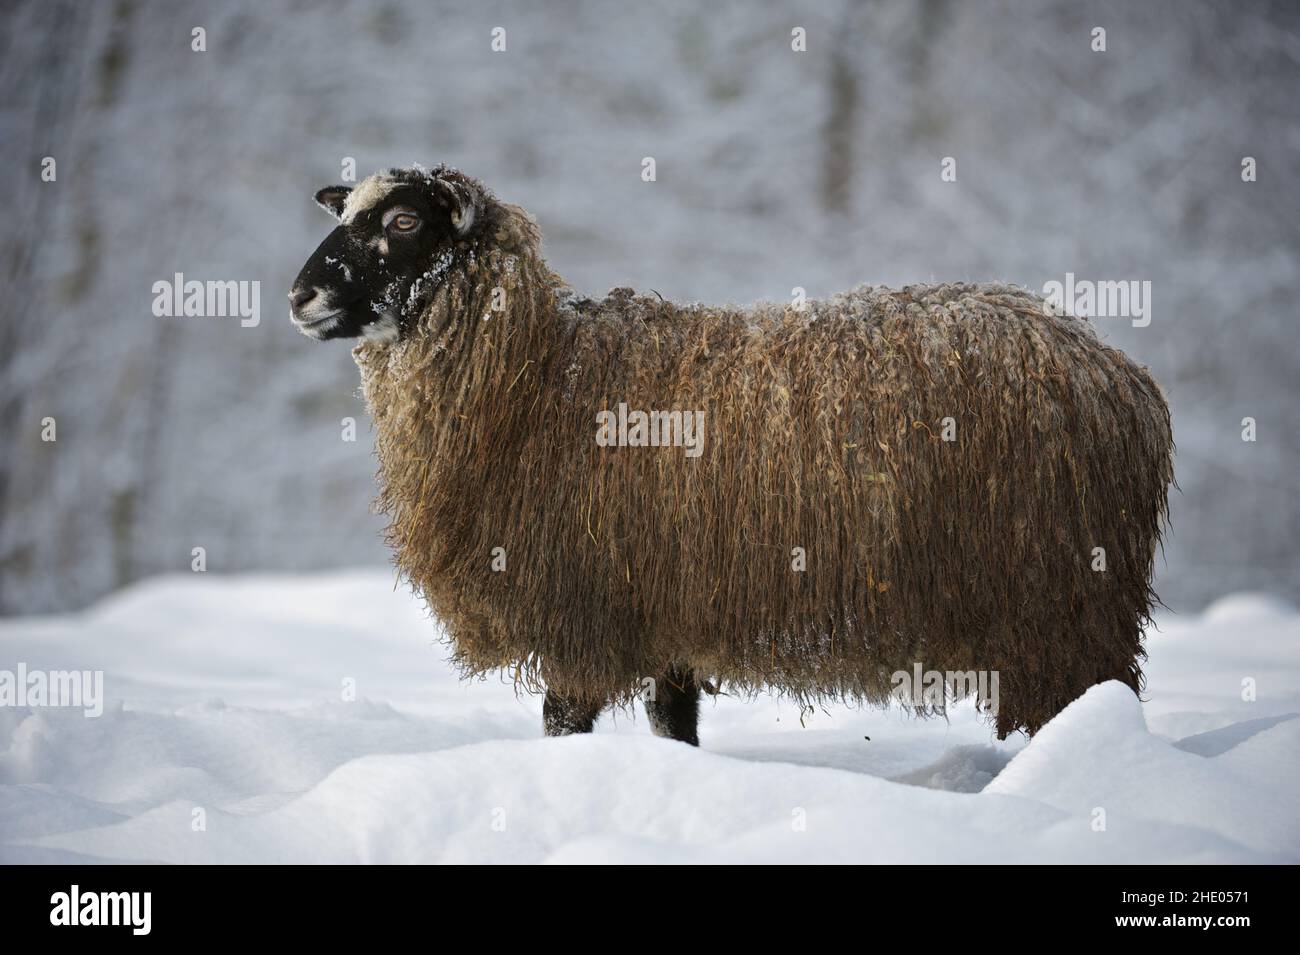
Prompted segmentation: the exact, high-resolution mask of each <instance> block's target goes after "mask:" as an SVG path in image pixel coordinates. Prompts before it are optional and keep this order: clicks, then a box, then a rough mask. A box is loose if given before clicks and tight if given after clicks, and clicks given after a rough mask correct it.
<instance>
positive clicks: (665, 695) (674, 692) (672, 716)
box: [645, 667, 700, 746]
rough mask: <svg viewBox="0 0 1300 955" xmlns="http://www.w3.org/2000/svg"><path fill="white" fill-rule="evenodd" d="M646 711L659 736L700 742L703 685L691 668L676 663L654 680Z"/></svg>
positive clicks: (696, 744) (692, 743) (694, 742)
mask: <svg viewBox="0 0 1300 955" xmlns="http://www.w3.org/2000/svg"><path fill="white" fill-rule="evenodd" d="M645 713H646V716H647V717H649V719H650V732H652V733H654V734H655V735H656V736H665V737H667V738H668V739H676V740H681V741H682V742H683V743H690V744H691V745H692V746H699V745H700V688H699V685H698V684H697V683H696V682H695V675H694V674H693V673H691V671H690V670H679V669H677V668H676V667H673V668H671V669H669V670H668V672H667V673H665V674H664V675H663V676H661V677H659V679H657V680H655V690H654V695H653V697H652V698H650V699H647V700H646V701H645Z"/></svg>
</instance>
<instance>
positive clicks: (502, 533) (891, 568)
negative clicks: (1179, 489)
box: [354, 170, 1172, 735]
mask: <svg viewBox="0 0 1300 955" xmlns="http://www.w3.org/2000/svg"><path fill="white" fill-rule="evenodd" d="M433 174H434V175H435V176H437V175H441V173H439V171H438V170H435V171H434V173H433ZM448 175H451V174H450V173H448ZM454 177H455V179H454V181H455V182H456V183H457V184H459V185H460V186H461V187H463V188H469V186H466V184H467V183H468V184H471V185H474V188H476V189H479V190H481V191H480V192H479V193H478V195H479V201H478V204H479V205H480V206H481V207H482V208H483V209H484V210H485V212H484V219H485V221H487V222H490V223H491V227H490V228H482V229H477V230H475V232H474V233H473V234H472V235H470V236H468V237H467V238H466V240H465V242H464V243H463V244H464V246H465V249H464V250H463V251H461V252H458V254H457V257H456V266H455V267H454V268H450V269H447V270H444V271H442V272H440V274H439V275H438V285H437V287H436V288H430V289H427V290H425V292H426V294H428V295H429V299H428V302H427V304H426V305H425V306H424V308H423V311H422V312H421V314H420V315H418V316H416V317H415V321H414V323H413V327H411V328H409V329H408V330H407V332H406V334H405V335H404V336H403V338H402V340H401V341H398V342H394V343H391V344H390V343H365V344H362V345H360V346H359V347H358V348H357V349H356V350H355V352H354V354H355V356H356V360H357V363H358V365H359V366H360V368H361V372H362V381H363V389H364V392H365V395H366V399H367V402H368V404H369V406H370V409H371V412H372V414H373V416H374V419H375V423H376V426H377V434H378V437H377V448H378V453H379V459H380V479H381V485H382V490H381V495H380V505H381V507H382V509H383V510H384V512H385V513H386V514H387V515H388V517H389V519H390V524H389V532H388V535H389V541H390V543H391V545H392V546H393V548H394V550H395V552H396V560H397V564H398V566H399V567H400V568H401V570H402V571H403V573H404V574H405V575H406V576H407V577H408V578H409V580H410V581H411V583H412V584H413V585H414V586H415V588H416V589H417V590H418V591H419V592H420V593H421V594H423V595H424V596H425V597H426V598H427V599H428V600H429V603H430V605H431V607H432V609H433V610H434V612H435V613H436V614H437V616H438V618H439V619H440V620H441V621H443V622H444V624H445V625H446V627H447V632H448V635H449V637H450V639H451V641H452V643H453V645H454V648H455V651H456V659H457V660H458V662H459V663H460V664H461V665H462V666H463V667H464V668H465V670H466V671H467V672H470V673H483V672H486V671H490V670H494V669H498V668H501V669H504V670H506V671H507V672H508V673H510V674H512V675H513V676H514V677H515V679H516V680H517V681H519V682H520V683H521V684H523V685H525V686H527V687H529V688H539V687H540V686H541V685H542V684H545V685H546V686H547V687H548V688H550V689H552V690H554V691H557V692H558V693H560V694H562V695H564V696H568V697H574V698H578V699H587V700H598V701H600V700H606V699H612V700H616V701H625V700H627V699H629V698H630V697H631V696H632V695H633V694H634V693H635V692H636V691H637V690H638V689H639V688H640V686H641V681H642V680H643V679H644V678H646V677H647V676H654V675H656V674H660V673H663V672H665V670H667V669H668V668H670V667H673V666H680V667H683V668H686V669H689V670H694V671H695V673H696V674H697V676H699V677H711V678H713V679H715V680H717V681H718V682H720V683H722V684H723V685H725V686H727V687H729V688H731V689H734V690H739V691H740V692H752V691H758V690H760V689H763V688H771V689H775V690H777V691H780V692H784V693H787V694H789V695H791V696H793V697H796V698H799V699H801V700H804V701H810V700H825V699H837V698H847V699H855V700H867V701H873V702H880V701H884V700H885V699H887V698H888V697H889V694H890V691H891V689H892V684H891V680H890V675H891V674H892V673H893V672H895V671H900V670H901V671H908V670H909V669H910V668H911V667H912V666H913V665H914V663H916V662H917V661H921V662H922V663H923V664H924V665H925V667H926V668H927V669H933V670H939V671H970V670H976V671H998V672H999V673H1000V679H1001V683H1000V709H999V712H998V714H997V716H996V721H997V729H998V732H999V734H1000V735H1006V734H1007V733H1010V732H1012V731H1014V730H1017V729H1026V730H1029V731H1031V732H1032V731H1033V730H1036V729H1037V728H1038V727H1040V726H1042V725H1043V724H1044V723H1045V722H1046V721H1047V720H1049V719H1050V718H1051V717H1052V716H1053V715H1054V714H1055V713H1057V712H1059V711H1060V710H1061V709H1062V708H1063V707H1064V706H1066V705H1067V704H1068V703H1069V702H1070V701H1072V700H1074V699H1075V698H1076V697H1078V696H1079V695H1080V694H1082V693H1083V692H1084V691H1085V690H1086V689H1087V688H1088V687H1090V686H1092V685H1094V684H1096V683H1100V682H1103V681H1105V680H1112V679H1113V680H1119V681H1121V682H1123V683H1125V684H1127V685H1128V686H1130V687H1131V688H1133V689H1135V690H1136V689H1137V688H1138V687H1139V686H1140V680H1141V673H1140V669H1139V661H1140V659H1141V656H1142V648H1141V644H1140V633H1141V628H1142V625H1143V623H1144V622H1145V621H1146V620H1147V618H1148V613H1149V611H1150V608H1151V606H1152V601H1153V599H1154V594H1153V593H1152V591H1151V588H1150V575H1151V567H1152V560H1153V557H1154V553H1155V550H1156V547H1157V544H1158V542H1159V539H1160V532H1161V522H1162V519H1163V516H1164V512H1165V506H1166V495H1167V490H1168V486H1169V484H1170V481H1171V480H1172V463H1171V453H1172V436H1171V432H1170V422H1169V412H1168V408H1167V407H1166V405H1165V402H1164V399H1163V397H1162V395H1161V393H1160V390H1159V388H1158V386H1157V385H1156V383H1155V382H1154V381H1153V379H1152V378H1151V377H1150V375H1149V374H1148V373H1147V372H1146V370H1145V369H1144V368H1142V367H1140V366H1138V365H1137V364H1135V363H1134V362H1132V361H1130V360H1129V359H1128V358H1127V357H1126V356H1125V355H1124V354H1123V353H1121V352H1119V351H1118V350H1116V349H1114V348H1111V347H1108V346H1106V345H1104V344H1102V343H1101V342H1100V341H1099V340H1098V339H1097V337H1096V335H1095V334H1094V333H1093V331H1092V329H1091V328H1090V327H1089V326H1088V325H1087V323H1085V322H1083V321H1080V320H1078V319H1074V318H1069V317H1056V316H1053V315H1050V314H1047V313H1046V310H1045V308H1044V305H1043V302H1042V300H1041V299H1040V298H1039V297H1038V296H1036V295H1034V294H1032V293H1030V292H1028V291H1026V290H1024V289H1019V288H1015V287H1012V286H1006V285H996V284H985V285H967V284H951V285H926V286H909V287H906V288H903V289H901V290H890V289H885V288H871V287H865V286H864V287H860V288H858V289H855V290H853V291H851V292H848V293H845V294H842V295H838V296H835V297H832V298H829V299H825V300H820V301H812V302H809V303H807V308H806V309H797V308H794V307H792V306H784V307H783V306H780V305H757V306H754V307H751V308H736V307H711V306H700V305H687V306H683V305H677V304H674V303H672V302H667V301H664V300H662V299H661V298H659V297H658V296H650V295H636V294H634V293H633V292H632V291H631V290H629V289H615V290H614V291H613V292H611V293H610V294H609V295H608V296H607V297H606V298H604V299H602V300H592V299H586V298H582V297H580V296H577V295H576V294H575V293H573V292H572V291H571V290H569V289H567V288H566V287H565V286H564V283H563V282H562V281H561V280H560V279H559V278H558V277H557V276H556V275H555V274H554V273H552V272H551V271H550V269H549V268H548V267H547V266H546V264H545V263H544V262H543V261H542V259H541V257H540V254H539V251H538V243H539V234H538V230H537V227H536V224H535V223H534V222H533V220H532V219H531V218H530V217H529V216H527V214H526V213H524V212H523V211H522V210H520V209H518V208H517V207H514V206H509V205H506V204H504V203H500V202H498V201H496V200H495V199H494V198H493V197H491V194H490V193H488V192H487V191H486V190H484V189H482V187H481V186H477V185H475V184H474V181H473V180H471V179H469V178H468V177H465V176H464V175H463V174H460V173H455V174H454ZM362 188H368V187H362ZM501 292H504V302H505V307H504V309H500V308H499V305H500V301H501V294H500V293H501ZM620 402H626V403H628V404H629V405H631V406H633V407H638V408H646V409H666V410H667V409H681V410H683V411H694V410H703V412H704V416H705V421H706V425H705V426H706V429H707V432H708V447H709V449H710V450H709V452H708V453H707V454H705V455H703V456H702V457H700V458H698V459H685V458H683V456H681V455H666V454H654V453H630V452H629V451H627V450H626V449H611V448H602V447H599V446H598V445H597V442H596V441H595V422H596V421H597V420H598V418H597V416H598V415H599V414H600V413H601V412H607V411H609V410H610V409H611V408H614V407H617V406H618V404H619V403H620ZM948 418H951V419H953V420H954V422H955V427H956V440H955V441H951V442H949V441H944V440H942V439H941V437H940V434H939V432H940V431H941V429H942V425H941V422H943V421H944V420H945V419H948ZM795 547H801V548H805V549H806V551H807V554H808V563H807V569H806V571H805V572H800V573H796V572H792V570H791V564H790V561H791V553H792V548H795ZM496 548H504V549H505V551H506V553H507V555H508V559H507V562H506V569H505V570H504V571H499V569H494V567H493V565H492V561H491V555H492V554H493V553H494V550H495V549H496ZM1097 548H1103V549H1104V551H1105V555H1106V570H1105V572H1097V571H1095V570H1094V569H1093V568H1092V561H1093V560H1094V557H1095V554H1096V553H1097V551H1096V549H1097Z"/></svg>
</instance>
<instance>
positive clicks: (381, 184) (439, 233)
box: [289, 166, 495, 341]
mask: <svg viewBox="0 0 1300 955" xmlns="http://www.w3.org/2000/svg"><path fill="white" fill-rule="evenodd" d="M316 202H317V204H318V205H320V206H321V207H322V208H323V209H325V210H326V211H327V212H329V213H330V214H331V215H333V216H334V217H335V218H336V219H338V220H339V224H338V226H337V227H336V228H335V229H334V231H333V232H331V233H330V234H329V235H328V236H326V237H325V241H324V242H322V243H321V244H320V247H319V248H317V249H316V251H315V252H314V253H313V254H312V257H311V258H310V259H308V260H307V264H306V265H304V266H303V267H302V271H301V272H299V273H298V278H297V280H296V281H295V282H294V284H293V290H292V291H291V292H290V293H289V302H290V307H289V314H290V318H292V319H293V323H294V325H295V326H296V327H297V329H298V330H299V331H300V332H302V333H303V334H304V335H306V336H307V337H309V338H315V339H317V340H318V341H324V340H326V339H329V338H369V339H372V340H376V341H396V340H398V339H399V338H401V337H402V336H403V334H405V332H406V331H407V330H408V328H409V327H410V325H411V323H412V322H413V321H414V320H415V319H416V318H418V316H419V314H420V312H421V311H422V310H423V308H424V306H425V304H426V303H427V302H428V301H429V299H430V298H431V297H432V295H433V293H434V292H435V291H436V290H437V288H438V286H439V284H440V281H441V279H442V277H443V276H444V275H445V274H446V272H447V270H448V269H449V268H452V267H454V265H455V262H456V259H457V254H458V252H461V251H463V250H465V249H467V248H469V247H470V245H471V244H472V243H473V241H474V240H475V238H476V237H478V236H480V235H484V234H490V232H489V230H490V229H491V223H490V222H489V220H490V219H491V218H493V215H492V213H493V212H494V207H495V200H494V199H493V198H492V196H491V195H490V194H489V193H488V192H487V190H485V189H484V188H483V187H482V186H481V185H480V184H479V183H478V182H477V181H475V180H473V179H471V178H470V177H468V176H466V175H463V174H462V173H459V172H457V171H456V170H454V169H449V168H446V167H443V166H439V167H437V168H436V169H432V170H426V169H421V168H418V167H417V168H413V169H391V170H389V171H388V172H386V173H379V174H377V175H374V176H371V177H370V178H369V179H364V180H362V181H361V182H359V183H357V185H356V187H355V188H352V187H350V186H330V187H327V188H325V189H322V190H321V191H320V192H318V193H316Z"/></svg>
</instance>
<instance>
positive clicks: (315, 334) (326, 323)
mask: <svg viewBox="0 0 1300 955" xmlns="http://www.w3.org/2000/svg"><path fill="white" fill-rule="evenodd" d="M344 312H345V310H344V309H341V308H340V309H334V310H333V311H330V312H326V313H325V314H324V315H314V316H312V317H311V318H299V317H298V316H297V315H291V316H290V318H291V319H292V321H293V325H294V328H296V329H298V331H299V332H301V333H302V334H304V335H306V336H307V337H308V338H320V337H321V336H322V335H323V334H324V333H325V332H327V331H329V330H330V329H331V328H333V327H334V326H335V325H336V324H337V323H338V322H339V320H340V319H341V318H343V315H344Z"/></svg>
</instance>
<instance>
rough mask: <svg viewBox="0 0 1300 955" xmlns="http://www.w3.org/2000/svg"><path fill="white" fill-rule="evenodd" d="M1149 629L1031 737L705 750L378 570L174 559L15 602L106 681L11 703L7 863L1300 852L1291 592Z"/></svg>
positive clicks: (34, 641) (958, 718) (711, 711)
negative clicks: (58, 610)
mask: <svg viewBox="0 0 1300 955" xmlns="http://www.w3.org/2000/svg"><path fill="white" fill-rule="evenodd" d="M1149 650H1150V654H1151V659H1150V662H1149V664H1148V667H1147V671H1148V674H1149V686H1148V690H1147V693H1146V698H1147V702H1145V703H1139V702H1138V701H1137V699H1136V698H1135V697H1134V696H1133V695H1132V694H1131V693H1130V692H1129V691H1128V690H1126V689H1125V688H1123V687H1121V686H1119V685H1117V684H1106V685H1103V686H1099V687H1094V688H1093V689H1092V690H1091V691H1089V692H1088V693H1087V694H1086V695H1085V696H1084V697H1082V698H1081V699H1080V700H1078V701H1076V702H1075V703H1074V704H1073V705H1072V706H1070V707H1069V708H1068V709H1067V710H1066V711H1064V712H1063V713H1062V714H1060V716H1058V717H1057V718H1056V719H1055V720H1054V721H1053V722H1052V723H1050V724H1049V725H1048V726H1047V727H1045V728H1044V729H1043V730H1042V731H1041V732H1040V733H1039V734H1038V735H1037V736H1036V737H1035V738H1034V739H1033V740H1032V741H1025V740H1024V739H1023V738H1017V739H1013V740H1008V741H1007V742H1005V743H999V742H997V740H996V739H994V738H993V735H992V733H991V731H990V730H989V728H988V727H987V726H986V725H985V724H984V723H983V722H982V721H980V720H979V719H977V718H976V717H975V715H974V713H972V712H971V711H970V710H969V709H968V708H959V709H958V710H956V711H955V712H954V713H952V714H951V715H950V717H949V720H948V721H946V722H945V721H944V720H938V719H935V720H917V719H914V718H911V717H908V716H904V715H903V714H901V713H899V712H898V711H897V710H889V711H882V710H853V709H847V708H835V709H833V710H831V711H829V712H822V711H818V712H815V713H812V714H807V715H805V717H804V719H803V721H802V723H801V720H800V714H799V712H798V710H797V709H796V708H794V707H792V706H790V705H789V704H788V703H781V702H779V701H776V700H771V699H760V700H755V701H748V702H746V701H742V700H736V699H730V698H725V697H723V698H719V699H717V700H716V702H715V701H712V700H710V701H707V702H706V703H705V704H704V708H703V709H704V712H703V719H702V721H701V738H702V741H703V746H702V747H701V748H700V749H698V750H696V749H693V748H691V747H688V746H685V745H682V744H679V743H673V742H668V741H664V740H659V739H656V738H654V737H652V736H650V735H649V732H648V730H647V727H646V721H645V718H644V716H643V715H642V714H640V713H637V714H635V715H634V714H630V713H624V714H620V715H618V716H616V717H614V716H609V715H606V716H605V717H603V718H602V720H601V722H600V724H599V726H598V729H597V732H596V733H595V734H593V735H591V736H587V737H569V738H564V739H546V738H543V737H542V735H541V719H540V702H539V701H538V700H537V699H534V698H530V697H516V695H515V693H514V691H513V688H512V687H511V686H509V685H507V684H504V683H501V682H498V681H495V680H489V681H484V682H476V683H464V682H461V681H460V680H459V679H458V678H457V675H456V673H455V672H454V671H453V670H451V669H450V668H449V667H448V666H447V664H446V662H445V658H446V656H447V652H446V649H445V647H444V646H443V645H442V644H441V643H440V642H439V641H438V639H437V632H436V630H435V628H434V626H433V624H432V623H431V622H430V621H429V620H428V619H427V618H426V617H425V615H424V613H423V611H422V609H421V607H420V605H419V604H418V603H417V602H416V601H414V600H413V599H412V598H410V597H409V596H407V594H406V593H405V591H404V590H401V589H397V590H395V589H394V587H393V582H392V578H391V577H390V575H388V574H387V573H386V572H384V571H356V572H350V573H338V574H330V575H321V576H315V577H237V578H222V577H216V576H211V575H192V576H187V577H167V578H160V579H156V580H153V581H150V582H147V583H145V584H142V585H139V586H136V587H133V588H131V589H129V590H127V591H124V592H122V593H119V594H117V595H115V596H113V597H111V598H110V599H108V600H106V601H104V602H102V603H100V604H98V605H97V606H95V607H94V608H92V609H91V610H89V611H88V612H86V613H82V614H77V615H71V616H59V617H44V618H13V619H7V620H3V621H0V670H10V671H15V670H16V668H17V667H18V665H19V664H20V663H22V664H24V665H25V666H26V667H27V669H28V670H29V671H32V670H65V669H77V670H83V669H102V670H103V678H104V691H105V696H106V698H107V701H108V702H107V704H106V706H105V708H104V712H103V715H102V716H99V717H98V718H87V717H86V716H84V715H83V714H82V711H81V710H77V709H69V708H53V707H39V708H32V707H27V706H7V707H0V860H2V861H6V862H24V861H25V862H32V861H35V862H45V861H117V860H153V861H162V862H290V861H301V862H438V861H442V862H453V861H465V862H468V861H491V862H541V861H550V862H595V861H618V862H668V861H689V862H724V861H786V862H811V861H823V862H825V861H844V862H848V861H854V862H972V863H974V862H985V863H987V862H1029V861H1048V862H1296V861H1300V814H1297V812H1296V811H1295V807H1296V806H1297V805H1300V772H1298V770H1300V719H1296V718H1295V717H1296V716H1297V715H1300V654H1298V653H1297V651H1300V615H1298V614H1297V612H1296V611H1295V610H1294V609H1293V608H1291V607H1289V606H1287V605H1284V604H1281V603H1278V602H1275V601H1272V600H1270V599H1268V598H1265V597H1258V596H1247V595H1237V596H1233V597H1229V598H1225V599H1224V600H1221V601H1219V602H1218V603H1216V604H1214V605H1213V606H1212V607H1211V608H1210V609H1209V610H1207V611H1206V613H1205V614H1203V615H1201V616H1198V617H1194V618H1181V617H1174V616H1169V617H1165V618H1162V619H1161V621H1160V630H1159V631H1158V632H1153V633H1151V634H1150V635H1149ZM1243 681H1251V682H1250V683H1247V684H1246V685H1247V686H1253V687H1254V695H1255V697H1256V698H1255V700H1254V701H1253V702H1249V701H1246V700H1243V695H1246V696H1249V695H1251V694H1249V693H1245V694H1243ZM349 697H351V699H349Z"/></svg>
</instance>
